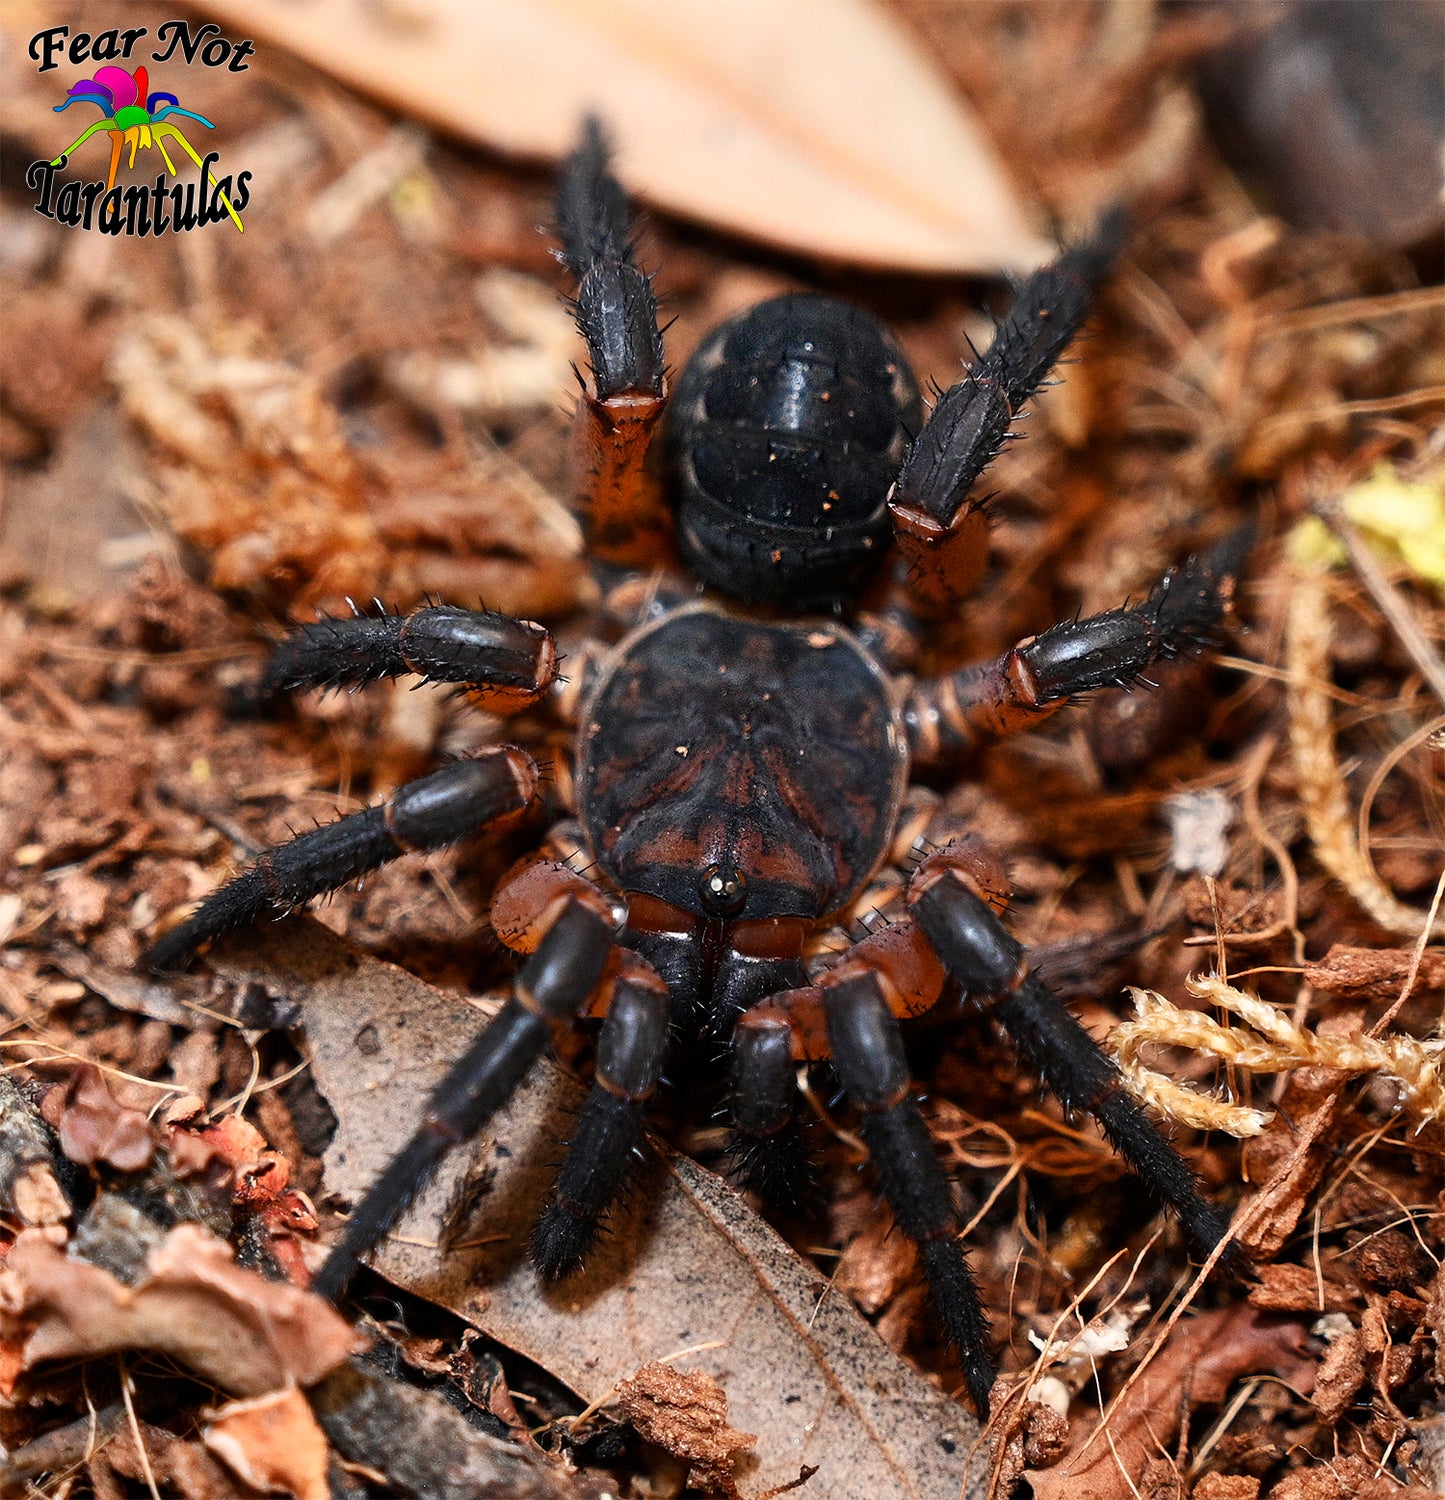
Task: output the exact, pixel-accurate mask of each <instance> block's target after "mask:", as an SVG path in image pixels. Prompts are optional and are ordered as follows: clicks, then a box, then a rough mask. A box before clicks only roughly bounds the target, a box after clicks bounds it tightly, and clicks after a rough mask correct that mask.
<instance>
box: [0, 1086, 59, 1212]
mask: <svg viewBox="0 0 1445 1500" xmlns="http://www.w3.org/2000/svg"><path fill="white" fill-rule="evenodd" d="M57 1170H58V1164H57V1162H56V1160H55V1154H54V1151H53V1149H52V1144H51V1137H50V1132H49V1131H48V1130H47V1129H46V1128H45V1123H44V1121H43V1120H42V1119H41V1118H40V1115H39V1112H38V1111H37V1110H36V1107H35V1104H34V1101H33V1100H32V1099H31V1098H30V1097H29V1095H28V1093H27V1092H26V1090H25V1089H23V1088H22V1087H21V1086H20V1085H19V1084H18V1083H17V1082H16V1081H15V1080H14V1079H13V1078H11V1077H10V1076H9V1074H6V1073H0V1206H3V1207H4V1208H6V1209H7V1210H9V1211H10V1212H11V1213H13V1214H14V1215H15V1217H16V1218H18V1219H19V1220H20V1222H21V1223H22V1224H26V1225H30V1226H31V1227H34V1228H41V1227H43V1226H44V1225H47V1224H63V1223H64V1222H65V1221H66V1220H67V1219H68V1218H69V1217H70V1201H69V1199H67V1198H66V1196H65V1192H64V1190H63V1189H62V1188H61V1186H60V1179H59V1176H58V1175H57Z"/></svg>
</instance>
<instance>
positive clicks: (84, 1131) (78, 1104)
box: [40, 1063, 155, 1172]
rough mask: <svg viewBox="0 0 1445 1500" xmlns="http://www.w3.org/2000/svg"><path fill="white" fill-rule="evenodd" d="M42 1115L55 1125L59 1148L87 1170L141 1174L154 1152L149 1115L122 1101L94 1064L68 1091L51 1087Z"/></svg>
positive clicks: (81, 1071) (75, 1077) (75, 1075)
mask: <svg viewBox="0 0 1445 1500" xmlns="http://www.w3.org/2000/svg"><path fill="white" fill-rule="evenodd" d="M40 1113H41V1114H42V1115H43V1116H44V1117H45V1119H46V1121H47V1122H48V1123H49V1124H50V1125H51V1126H53V1127H54V1130H55V1133H56V1135H57V1136H59V1138H60V1149H61V1150H62V1151H63V1152H65V1154H66V1156H68V1157H69V1158H70V1160H71V1161H74V1162H79V1163H80V1164H81V1165H82V1166H91V1165H92V1164H93V1163H95V1162H98V1161H104V1162H109V1163H110V1165H111V1166H113V1167H119V1168H120V1170H121V1171H122V1172H139V1171H140V1169H141V1168H142V1167H143V1166H145V1164H146V1163H147V1162H148V1161H149V1160H150V1159H151V1152H153V1151H154V1150H155V1141H154V1140H153V1138H152V1136H151V1129H150V1125H149V1124H148V1123H147V1122H146V1117H145V1116H144V1115H143V1114H142V1113H141V1112H140V1110H138V1109H126V1108H125V1106H124V1105H122V1104H119V1103H117V1102H116V1098H115V1095H114V1094H112V1093H111V1091H110V1089H109V1087H108V1086H107V1085H106V1081H105V1075H104V1074H103V1073H102V1072H101V1071H100V1069H99V1068H97V1067H96V1066H95V1065H94V1064H92V1063H82V1064H81V1065H80V1066H79V1067H78V1068H77V1069H76V1070H75V1072H74V1073H72V1074H71V1075H70V1079H69V1081H68V1082H67V1083H66V1085H65V1087H64V1088H63V1089H52V1090H51V1091H50V1092H49V1093H48V1094H47V1095H46V1096H45V1098H44V1100H43V1101H42V1103H41V1106H40Z"/></svg>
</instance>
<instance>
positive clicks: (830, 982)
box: [733, 920, 994, 1418]
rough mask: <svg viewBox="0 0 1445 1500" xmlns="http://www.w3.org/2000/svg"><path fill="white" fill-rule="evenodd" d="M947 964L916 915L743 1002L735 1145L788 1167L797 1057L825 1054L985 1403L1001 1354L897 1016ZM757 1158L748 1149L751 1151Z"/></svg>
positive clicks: (908, 1012) (924, 995) (916, 1009)
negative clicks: (812, 973) (815, 974)
mask: <svg viewBox="0 0 1445 1500" xmlns="http://www.w3.org/2000/svg"><path fill="white" fill-rule="evenodd" d="M944 977H945V976H944V973H943V969H942V967H941V965H940V964H939V962H938V959H937V956H936V955H935V954H934V953H933V951H932V948H931V947H930V945H929V944H928V942H927V940H926V938H925V937H924V935H923V934H922V932H920V931H919V929H918V928H917V927H916V926H915V925H914V924H913V923H912V922H910V921H906V920H905V921H902V922H899V923H897V924H896V925H895V926H893V927H890V928H887V929H885V930H884V931H881V932H878V933H875V934H874V935H873V936H871V937H869V938H867V939H865V940H864V941H863V942H861V943H857V944H855V945H854V946H853V947H852V948H850V949H849V950H848V952H847V954H846V955H845V956H844V958H843V959H842V960H841V961H840V962H839V963H838V964H837V966H836V967H834V968H833V969H830V970H829V971H828V972H827V974H825V975H824V976H823V977H822V978H821V979H820V980H819V982H818V983H817V984H816V985H810V986H807V987H805V988H803V989H797V990H790V991H787V992H785V993H783V994H780V995H773V996H770V997H769V998H768V999H767V1000H765V1001H763V1002H762V1003H760V1004H759V1005H756V1006H754V1007H753V1008H752V1009H751V1010H750V1011H748V1012H746V1013H745V1014H744V1016H743V1017H742V1019H741V1020H740V1021H739V1022H738V1027H737V1030H736V1032H735V1033H734V1037H733V1049H734V1052H733V1091H734V1102H733V1119H734V1123H735V1125H736V1128H737V1131H738V1134H739V1136H740V1137H741V1140H742V1146H741V1148H739V1147H735V1148H734V1151H735V1155H737V1156H739V1157H740V1158H741V1159H742V1160H743V1162H744V1163H745V1164H746V1165H748V1166H750V1167H751V1168H752V1170H753V1171H754V1172H755V1173H758V1174H763V1173H766V1172H769V1171H774V1172H776V1171H778V1170H780V1167H779V1163H778V1162H777V1161H776V1160H772V1159H770V1157H773V1156H776V1155H779V1154H780V1152H779V1149H778V1148H777V1147H776V1146H774V1147H771V1148H770V1147H769V1145H768V1142H769V1141H770V1139H775V1138H776V1137H777V1136H778V1135H779V1133H780V1132H783V1131H785V1130H786V1129H788V1128H789V1127H790V1126H791V1123H792V1111H793V1097H792V1093H793V1091H792V1084H793V1069H794V1067H795V1066H796V1064H797V1063H798V1062H801V1061H816V1060H820V1059H822V1058H825V1057H830V1056H831V1058H832V1060H833V1066H834V1067H835V1068H836V1070H837V1072H838V1076H839V1078H840V1080H841V1081H842V1084H843V1091H844V1093H846V1094H847V1096H848V1098H849V1100H850V1101H851V1102H852V1103H853V1104H854V1105H855V1106H856V1107H857V1108H858V1110H859V1111H860V1113H861V1116H862V1119H861V1122H860V1124H859V1133H860V1134H861V1135H862V1137H863V1141H864V1144H865V1145H866V1146H867V1147H868V1154H869V1156H870V1157H871V1158H872V1160H873V1164H874V1167H875V1168H876V1170H877V1173H878V1182H879V1185H880V1186H881V1187H882V1189H883V1193H884V1196H885V1197H886V1198H887V1199H888V1202H889V1204H890V1205H891V1207H892V1209H893V1215H894V1218H895V1219H896V1220H897V1223H898V1227H899V1228H900V1229H901V1230H903V1232H904V1233H905V1234H906V1235H908V1236H909V1238H910V1239H912V1240H914V1241H915V1242H916V1243H917V1245H918V1249H919V1254H920V1257H921V1258H922V1261H923V1267H924V1271H925V1273H926V1275H927V1277H928V1282H929V1286H930V1287H931V1289H932V1291H933V1299H934V1304H935V1306H936V1307H937V1309H938V1313H939V1317H940V1319H941V1321H942V1324H943V1329H944V1333H945V1336H946V1337H947V1339H948V1341H949V1343H951V1344H952V1345H953V1346H954V1348H955V1349H957V1350H958V1353H959V1358H960V1361H961V1363H962V1365H963V1371H964V1377H965V1379H966V1381H967V1383H968V1389H969V1394H970V1396H971V1397H972V1398H973V1401H974V1404H975V1406H976V1407H977V1409H978V1411H979V1413H980V1415H981V1416H983V1417H985V1418H986V1417H987V1415H988V1407H989V1391H990V1389H991V1388H992V1385H993V1377H994V1362H993V1356H992V1355H991V1354H990V1352H989V1330H988V1319H987V1318H986V1316H985V1315H984V1311H983V1307H982V1304H981V1302H980V1300H979V1295H978V1286H977V1283H976V1282H975V1281H974V1278H973V1273H972V1271H971V1270H970V1269H969V1266H968V1261H967V1259H966V1257H965V1255H964V1252H963V1247H962V1246H961V1245H960V1244H959V1242H958V1239H957V1231H958V1216H957V1213H956V1211H955V1209H954V1204H953V1195H952V1193H951V1191H950V1189H949V1184H948V1179H947V1177H946V1176H945V1175H944V1172H943V1169H942V1168H941V1167H940V1166H939V1164H938V1158H937V1156H936V1155H935V1154H934V1150H933V1142H932V1140H931V1139H930V1138H929V1134H928V1127H927V1126H926V1125H925V1124H924V1122H923V1116H922V1115H921V1114H920V1113H919V1109H918V1101H917V1100H916V1099H915V1097H914V1095H913V1092H912V1084H911V1082H910V1079H909V1075H908V1063H907V1060H906V1058H905V1057H904V1055H903V1034H902V1032H901V1030H900V1029H899V1024H898V1018H899V1017H900V1016H912V1015H920V1014H922V1013H923V1012H924V1011H925V1010H927V1009H928V1008H929V1007H930V1006H932V1005H933V1004H934V1003H935V1002H936V1001H937V1000H938V997H939V995H940V993H941V991H942V988H943V983H944ZM750 1158H751V1159H750Z"/></svg>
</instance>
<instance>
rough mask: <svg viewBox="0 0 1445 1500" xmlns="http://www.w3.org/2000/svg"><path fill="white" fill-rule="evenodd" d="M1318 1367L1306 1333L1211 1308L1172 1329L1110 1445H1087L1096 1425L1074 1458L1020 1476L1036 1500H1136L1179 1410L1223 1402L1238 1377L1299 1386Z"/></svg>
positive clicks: (1236, 1310)
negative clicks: (1260, 1376) (1262, 1375)
mask: <svg viewBox="0 0 1445 1500" xmlns="http://www.w3.org/2000/svg"><path fill="white" fill-rule="evenodd" d="M1314 1368H1315V1364H1314V1360H1313V1359H1312V1358H1311V1357H1310V1355H1309V1353H1308V1352H1307V1350H1306V1348H1305V1332H1304V1329H1303V1327H1301V1325H1300V1324H1298V1323H1292V1322H1285V1321H1281V1320H1279V1319H1277V1318H1274V1317H1272V1316H1271V1315H1269V1314H1267V1313H1260V1312H1258V1311H1256V1310H1255V1309H1254V1308H1252V1307H1248V1306H1241V1307H1228V1308H1214V1309H1212V1310H1210V1311H1209V1312H1205V1313H1201V1314H1200V1315H1199V1316H1198V1317H1197V1318H1194V1319H1192V1320H1191V1321H1189V1322H1181V1323H1178V1324H1176V1325H1175V1328H1174V1331H1173V1333H1172V1334H1171V1335H1170V1337H1169V1341H1168V1343H1167V1344H1166V1345H1165V1346H1164V1349H1163V1350H1162V1351H1161V1352H1160V1354H1159V1357H1158V1358H1157V1359H1155V1360H1154V1362H1153V1364H1151V1365H1150V1366H1149V1368H1148V1369H1147V1370H1146V1371H1144V1373H1143V1376H1142V1378H1141V1379H1139V1380H1138V1381H1137V1383H1136V1384H1135V1385H1134V1387H1133V1388H1132V1390H1131V1391H1130V1392H1129V1394H1128V1396H1127V1397H1126V1398H1125V1400H1124V1401H1123V1402H1122V1403H1121V1404H1120V1405H1119V1407H1118V1409H1117V1410H1116V1411H1115V1413H1114V1415H1113V1417H1112V1419H1111V1420H1110V1422H1109V1427H1108V1441H1104V1440H1103V1439H1102V1438H1101V1439H1099V1440H1097V1441H1094V1442H1092V1443H1091V1442H1090V1439H1091V1438H1092V1437H1093V1436H1094V1432H1093V1424H1092V1423H1090V1424H1088V1426H1087V1428H1085V1429H1084V1430H1082V1431H1081V1432H1080V1435H1079V1436H1078V1437H1076V1439H1075V1442H1074V1446H1073V1456H1072V1457H1071V1458H1065V1459H1064V1460H1063V1461H1062V1462H1060V1463H1058V1464H1056V1465H1054V1466H1053V1467H1051V1468H1048V1469H1030V1470H1029V1471H1027V1473H1026V1475H1025V1477H1026V1478H1027V1479H1028V1481H1029V1483H1030V1484H1031V1485H1032V1486H1033V1490H1034V1495H1035V1500H1073V1497H1077V1496H1080V1495H1088V1496H1089V1500H1134V1497H1136V1496H1137V1494H1138V1491H1137V1490H1136V1489H1135V1487H1134V1484H1133V1480H1134V1479H1135V1478H1136V1477H1137V1476H1138V1475H1139V1474H1141V1473H1142V1472H1143V1470H1144V1466H1145V1465H1146V1464H1147V1463H1148V1462H1149V1460H1150V1459H1152V1458H1154V1457H1156V1456H1157V1454H1158V1452H1159V1449H1160V1447H1161V1445H1162V1446H1164V1447H1167V1446H1168V1444H1169V1443H1170V1442H1171V1441H1172V1440H1173V1436H1174V1433H1175V1432H1176V1431H1177V1429H1178V1425H1179V1418H1180V1414H1181V1408H1182V1407H1183V1406H1184V1405H1185V1404H1186V1403H1187V1404H1189V1405H1191V1406H1205V1405H1213V1404H1215V1403H1217V1402H1219V1401H1222V1400H1223V1399H1224V1396H1225V1394H1226V1393H1227V1391H1228V1389H1229V1387H1230V1385H1231V1384H1232V1383H1233V1382H1234V1381H1235V1380H1237V1379H1238V1378H1239V1377H1240V1376H1241V1375H1247V1374H1252V1373H1255V1372H1257V1371H1264V1370H1268V1371H1270V1372H1271V1373H1273V1374H1276V1375H1279V1376H1280V1377H1281V1378H1282V1379H1284V1380H1286V1381H1288V1382H1289V1383H1290V1384H1291V1385H1294V1386H1296V1388H1299V1386H1300V1383H1301V1382H1303V1383H1304V1384H1305V1385H1306V1386H1307V1385H1308V1381H1309V1377H1310V1376H1311V1375H1312V1374H1313V1372H1314Z"/></svg>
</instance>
